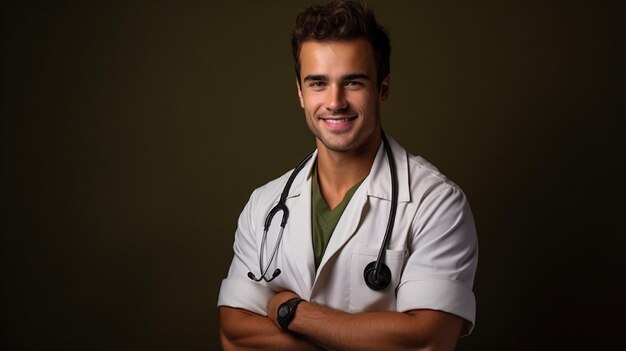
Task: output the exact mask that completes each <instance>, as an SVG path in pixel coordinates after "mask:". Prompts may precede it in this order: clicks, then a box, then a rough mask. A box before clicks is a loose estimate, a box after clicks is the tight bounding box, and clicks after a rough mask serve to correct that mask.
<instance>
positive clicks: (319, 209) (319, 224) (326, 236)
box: [311, 165, 363, 269]
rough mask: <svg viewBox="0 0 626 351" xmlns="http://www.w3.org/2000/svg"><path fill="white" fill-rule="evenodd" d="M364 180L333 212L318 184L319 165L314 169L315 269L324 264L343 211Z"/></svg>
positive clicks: (353, 187) (312, 197)
mask: <svg viewBox="0 0 626 351" xmlns="http://www.w3.org/2000/svg"><path fill="white" fill-rule="evenodd" d="M362 182H363V180H361V181H359V182H358V183H356V184H355V185H354V186H352V188H350V189H349V190H348V191H347V192H346V195H345V196H344V197H343V200H341V203H340V204H339V205H337V207H335V208H333V209H332V210H331V209H329V208H328V205H327V204H326V201H325V200H324V198H323V197H322V193H321V192H320V186H319V183H318V182H317V165H315V166H314V167H313V179H312V182H311V218H312V219H311V221H312V222H313V223H312V224H313V225H312V227H313V254H314V256H315V269H317V268H318V267H319V265H320V263H321V262H322V257H323V256H324V251H326V246H328V242H329V241H330V237H331V235H332V234H333V231H334V230H335V227H336V226H337V222H339V219H340V218H341V215H342V214H343V211H344V210H345V209H346V206H348V203H349V202H350V199H351V198H352V195H354V192H355V191H356V189H358V188H359V185H361V183H362Z"/></svg>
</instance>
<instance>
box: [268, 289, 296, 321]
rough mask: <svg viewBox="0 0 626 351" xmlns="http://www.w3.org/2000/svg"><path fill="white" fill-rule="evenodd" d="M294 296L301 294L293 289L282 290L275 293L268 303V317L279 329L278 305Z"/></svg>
mask: <svg viewBox="0 0 626 351" xmlns="http://www.w3.org/2000/svg"><path fill="white" fill-rule="evenodd" d="M294 297H299V296H298V295H296V294H295V293H293V292H291V291H282V292H279V293H278V294H276V295H274V296H273V297H272V298H271V299H270V301H269V302H268V303H267V318H269V319H270V320H271V321H272V322H273V323H274V324H275V325H276V326H277V327H278V328H279V329H280V325H278V321H277V320H276V317H278V307H279V306H280V305H281V304H283V302H286V301H287V300H289V299H291V298H294Z"/></svg>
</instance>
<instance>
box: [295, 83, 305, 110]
mask: <svg viewBox="0 0 626 351" xmlns="http://www.w3.org/2000/svg"><path fill="white" fill-rule="evenodd" d="M296 87H298V99H300V107H302V108H304V100H303V99H302V88H301V87H300V82H299V81H298V78H296Z"/></svg>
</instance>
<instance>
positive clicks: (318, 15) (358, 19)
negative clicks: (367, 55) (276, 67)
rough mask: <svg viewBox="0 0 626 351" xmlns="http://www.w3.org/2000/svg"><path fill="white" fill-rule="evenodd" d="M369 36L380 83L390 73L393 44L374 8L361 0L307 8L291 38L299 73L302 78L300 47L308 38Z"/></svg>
mask: <svg viewBox="0 0 626 351" xmlns="http://www.w3.org/2000/svg"><path fill="white" fill-rule="evenodd" d="M356 38H365V39H366V40H367V41H368V42H369V43H370V45H371V46H372V49H373V51H374V60H375V62H376V75H377V86H378V88H380V84H381V83H382V81H383V79H385V78H386V77H387V75H389V71H390V62H389V61H390V56H391V44H390V41H389V35H388V34H387V31H386V30H385V28H383V27H382V26H381V25H379V24H378V23H377V22H376V18H375V17H374V12H373V11H372V10H371V9H370V8H368V7H367V4H365V2H363V1H359V0H334V1H331V2H329V3H328V4H326V5H315V6H311V7H309V8H307V9H306V10H304V11H303V12H302V13H300V14H299V15H298V17H297V18H296V26H295V28H294V29H293V36H292V38H291V50H292V52H293V58H294V60H295V68H296V77H297V78H298V82H300V78H301V77H300V48H301V47H302V43H303V42H305V41H307V40H316V41H329V40H349V39H356Z"/></svg>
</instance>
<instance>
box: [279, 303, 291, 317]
mask: <svg viewBox="0 0 626 351" xmlns="http://www.w3.org/2000/svg"><path fill="white" fill-rule="evenodd" d="M288 314H289V307H287V306H280V307H279V308H278V316H279V317H282V318H284V317H287V315H288Z"/></svg>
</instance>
